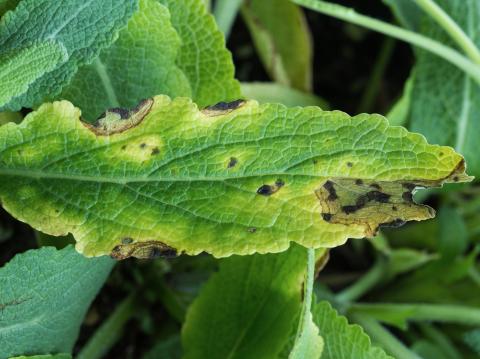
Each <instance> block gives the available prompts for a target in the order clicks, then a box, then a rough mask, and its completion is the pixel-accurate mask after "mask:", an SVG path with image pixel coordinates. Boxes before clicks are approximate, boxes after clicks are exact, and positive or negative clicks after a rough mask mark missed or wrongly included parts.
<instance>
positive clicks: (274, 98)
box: [241, 82, 328, 110]
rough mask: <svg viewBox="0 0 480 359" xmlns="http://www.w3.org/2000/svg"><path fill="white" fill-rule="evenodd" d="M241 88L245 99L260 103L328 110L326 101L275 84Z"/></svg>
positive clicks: (269, 83) (253, 84)
mask: <svg viewBox="0 0 480 359" xmlns="http://www.w3.org/2000/svg"><path fill="white" fill-rule="evenodd" d="M241 87H242V94H243V95H244V96H245V98H247V99H252V100H257V101H258V102H260V103H277V102H278V103H281V104H284V105H285V106H288V107H293V106H318V107H320V108H321V109H323V110H328V104H327V103H326V102H325V100H323V99H321V98H319V97H317V96H315V95H312V94H309V93H305V92H302V91H299V90H295V89H293V88H291V87H288V86H285V85H280V84H278V83H275V82H243V83H242V84H241Z"/></svg>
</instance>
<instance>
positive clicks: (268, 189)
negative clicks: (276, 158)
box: [257, 178, 285, 196]
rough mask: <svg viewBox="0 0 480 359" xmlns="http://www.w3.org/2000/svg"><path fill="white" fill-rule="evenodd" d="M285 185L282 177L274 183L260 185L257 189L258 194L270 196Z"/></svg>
mask: <svg viewBox="0 0 480 359" xmlns="http://www.w3.org/2000/svg"><path fill="white" fill-rule="evenodd" d="M283 186H285V182H284V181H283V180H282V179H280V178H279V179H277V180H276V181H275V183H274V184H272V185H270V184H264V185H261V186H260V187H258V189H257V194H259V195H262V196H270V195H272V194H274V193H276V192H278V191H279V190H280V188H282V187H283Z"/></svg>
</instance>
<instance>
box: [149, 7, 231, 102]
mask: <svg viewBox="0 0 480 359" xmlns="http://www.w3.org/2000/svg"><path fill="white" fill-rule="evenodd" d="M158 1H160V3H162V4H164V5H165V6H166V7H168V10H169V11H170V14H171V22H172V25H173V26H174V27H175V29H176V30H177V32H178V35H179V36H180V38H181V40H182V46H181V47H180V50H179V54H178V56H177V60H176V63H177V65H178V67H180V68H181V69H182V71H183V72H184V74H185V76H186V77H187V78H188V80H189V82H190V88H191V91H192V95H191V98H192V99H193V100H194V102H195V103H196V104H198V106H199V107H200V108H202V107H205V106H208V105H212V104H215V103H217V102H220V101H231V100H236V99H237V98H239V97H240V85H239V83H238V81H236V80H235V78H234V73H235V68H234V66H233V62H232V55H231V54H230V52H229V51H228V50H227V49H226V48H225V39H224V37H223V34H222V33H221V32H220V30H219V29H218V28H217V25H216V24H215V19H214V18H213V16H212V15H211V14H209V13H208V12H207V10H206V9H205V4H204V1H202V0H158ZM166 95H169V94H168V93H166Z"/></svg>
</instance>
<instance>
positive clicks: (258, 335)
mask: <svg viewBox="0 0 480 359" xmlns="http://www.w3.org/2000/svg"><path fill="white" fill-rule="evenodd" d="M305 253H306V251H305V248H302V247H300V246H297V245H294V246H292V247H291V248H290V249H289V250H288V251H286V252H283V253H280V254H267V255H259V254H255V255H252V256H243V257H239V256H233V257H231V258H227V259H224V260H222V261H221V263H220V270H219V271H218V273H216V274H214V275H213V276H212V277H211V278H210V280H209V281H208V282H207V284H206V285H205V287H204V288H203V290H202V291H201V292H200V295H199V297H198V298H197V299H196V300H195V302H194V303H193V304H192V306H191V307H190V308H189V311H188V314H187V319H186V322H185V325H184V328H183V333H182V343H183V348H184V352H185V358H188V359H195V358H211V359H215V358H218V359H224V358H231V359H233V358H238V359H241V358H242V359H243V358H258V359H261V358H268V359H270V358H275V357H276V356H277V354H278V353H280V351H281V350H282V348H283V346H284V345H285V342H286V341H287V340H288V338H289V336H290V334H291V329H292V327H293V326H294V322H295V320H296V319H297V318H298V313H299V311H300V306H301V303H300V300H301V291H302V282H303V278H304V274H305V270H306V265H307V264H306V255H305Z"/></svg>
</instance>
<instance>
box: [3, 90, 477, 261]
mask: <svg viewBox="0 0 480 359" xmlns="http://www.w3.org/2000/svg"><path fill="white" fill-rule="evenodd" d="M0 158H1V159H2V161H0V176H1V181H0V197H1V200H2V204H3V206H4V207H5V209H7V210H8V211H9V212H10V213H12V214H13V215H14V216H15V217H17V218H18V219H19V220H22V221H25V222H27V223H29V224H31V225H32V226H33V227H34V228H36V229H38V230H40V231H42V232H45V233H48V234H52V235H64V234H66V233H69V232H70V233H73V235H74V237H75V239H76V240H77V249H78V250H79V251H80V252H82V253H84V254H86V255H88V256H91V255H101V254H111V255H112V256H114V257H115V258H118V259H123V258H126V257H129V256H136V257H140V258H144V257H156V256H158V255H162V254H164V255H174V254H179V253H182V252H186V253H189V254H196V253H199V252H201V251H207V252H209V253H212V254H213V255H215V256H220V257H221V256H228V255H230V254H232V253H236V254H248V253H253V252H263V253H264V252H280V251H283V250H285V249H286V248H287V247H288V246H289V243H290V242H297V243H300V244H303V245H305V246H308V247H315V248H320V247H332V246H337V245H339V244H342V243H344V242H345V240H346V239H347V238H360V237H365V236H369V237H370V236H373V235H375V233H376V231H377V229H378V227H379V226H380V225H395V226H398V225H400V224H402V223H403V222H404V221H406V220H423V219H428V218H431V217H432V216H433V213H434V212H433V210H432V209H431V208H429V207H427V206H423V205H416V204H415V203H413V201H412V191H413V190H414V188H415V187H416V186H426V187H429V186H439V185H441V184H442V183H443V182H460V181H466V180H469V177H467V176H466V175H465V174H464V170H465V168H464V161H463V158H462V157H461V156H460V155H458V154H457V153H455V152H454V151H453V150H452V149H451V148H449V147H440V146H431V145H428V144H427V143H426V142H425V139H424V137H422V136H419V135H417V134H411V133H408V132H407V131H406V130H405V129H404V128H401V127H389V126H388V122H387V121H386V119H385V118H383V117H381V116H378V115H366V114H362V115H359V116H356V117H353V118H352V117H350V116H348V115H347V114H345V113H343V112H339V111H334V112H328V111H322V110H320V109H319V108H315V107H307V108H290V109H288V108H286V107H284V106H283V105H278V104H276V105H273V104H266V105H258V103H257V102H255V101H247V102H242V101H236V102H233V103H229V104H225V103H220V104H218V105H217V106H215V107H209V108H207V109H205V110H202V111H199V110H198V109H197V107H196V105H195V104H193V103H192V102H191V100H189V99H186V98H177V99H175V100H173V101H172V100H170V98H168V97H166V96H157V97H155V98H154V99H149V100H146V101H144V102H142V103H141V104H140V105H139V106H138V107H137V108H136V109H135V110H132V111H126V110H119V109H114V110H111V111H107V113H106V114H105V117H103V118H102V119H100V120H99V122H97V123H95V124H92V125H89V124H86V123H83V122H81V120H80V113H79V110H78V109H76V108H75V107H73V106H72V105H71V104H70V103H68V102H66V101H63V102H55V103H53V104H45V105H43V106H42V107H40V108H39V110H38V111H36V112H34V113H31V114H29V115H28V116H27V118H26V119H25V120H24V121H23V122H22V123H21V124H20V125H15V124H12V123H9V124H7V125H4V126H3V127H1V128H0Z"/></svg>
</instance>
